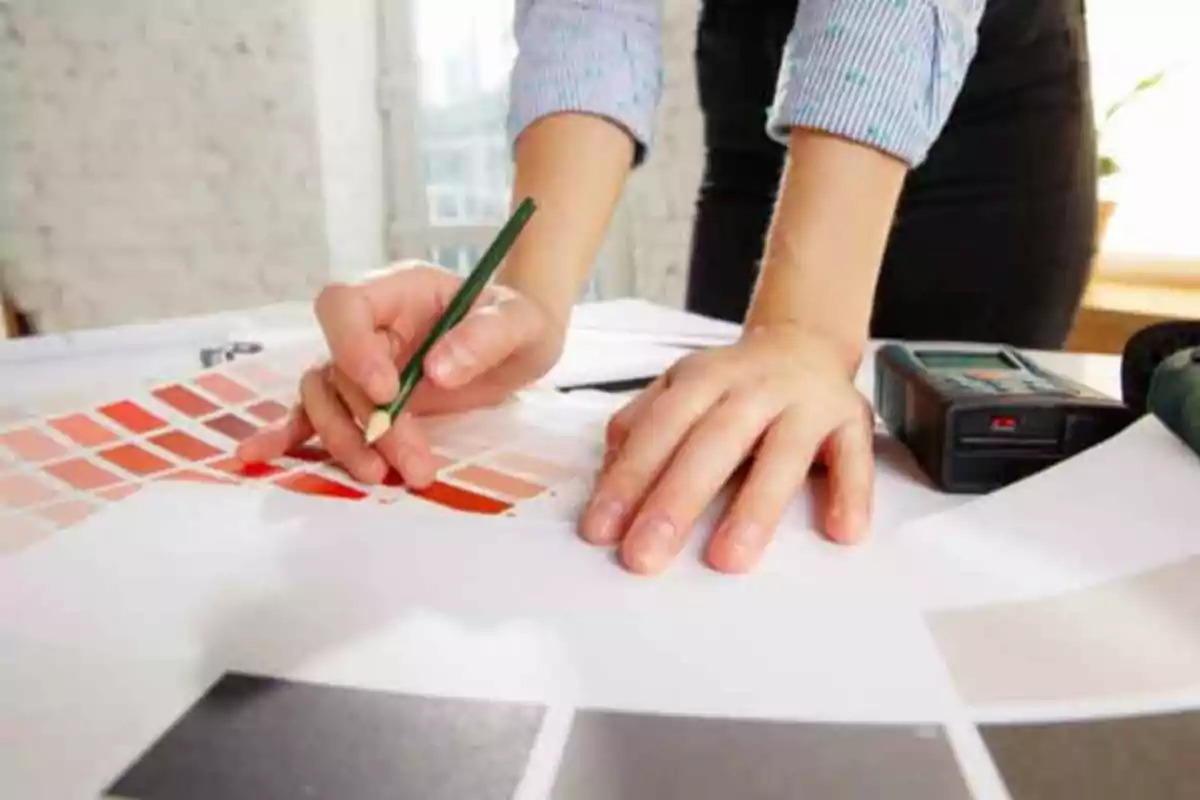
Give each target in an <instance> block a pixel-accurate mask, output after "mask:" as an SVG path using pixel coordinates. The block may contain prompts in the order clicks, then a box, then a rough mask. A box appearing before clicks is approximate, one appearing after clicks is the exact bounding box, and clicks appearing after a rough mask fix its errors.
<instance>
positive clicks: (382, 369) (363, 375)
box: [315, 284, 400, 403]
mask: <svg viewBox="0 0 1200 800" xmlns="http://www.w3.org/2000/svg"><path fill="white" fill-rule="evenodd" d="M315 310H316V315H317V322H318V323H320V325H321V331H322V332H323V333H324V334H325V341H326V342H327V343H328V344H329V351H330V355H331V356H332V357H333V362H334V363H335V364H336V365H337V366H338V368H339V369H341V370H342V372H343V373H345V375H346V376H347V377H348V378H350V380H352V381H354V382H355V383H356V384H358V386H359V387H361V388H362V390H363V392H365V393H366V395H367V396H368V397H370V398H371V400H372V402H375V403H386V402H387V401H388V400H390V399H391V398H392V397H394V396H395V394H396V392H397V390H398V388H399V382H400V376H399V372H398V370H397V369H396V365H395V363H394V362H393V361H392V343H391V340H390V339H389V334H388V332H387V329H386V328H384V327H381V322H380V320H378V319H377V318H376V314H375V310H374V308H373V306H372V303H371V301H370V299H369V298H368V296H367V289H366V288H365V287H362V286H347V285H345V284H333V285H330V286H327V287H325V288H324V289H322V290H321V293H320V294H319V295H317V301H316V304H315ZM384 324H386V323H384Z"/></svg>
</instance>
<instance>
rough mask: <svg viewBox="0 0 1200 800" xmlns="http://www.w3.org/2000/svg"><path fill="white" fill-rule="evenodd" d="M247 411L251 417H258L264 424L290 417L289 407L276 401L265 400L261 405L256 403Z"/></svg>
mask: <svg viewBox="0 0 1200 800" xmlns="http://www.w3.org/2000/svg"><path fill="white" fill-rule="evenodd" d="M246 411H247V412H248V413H249V414H250V416H252V417H257V418H258V419H261V420H262V421H263V422H278V421H279V420H281V419H283V418H284V417H286V416H287V415H288V408H287V406H285V405H284V404H283V403H280V402H277V401H275V400H263V401H262V402H261V403H255V404H254V405H252V406H250V407H249V408H247V409H246Z"/></svg>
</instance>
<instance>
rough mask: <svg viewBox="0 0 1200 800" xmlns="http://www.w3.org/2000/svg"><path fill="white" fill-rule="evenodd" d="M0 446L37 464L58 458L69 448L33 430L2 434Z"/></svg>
mask: <svg viewBox="0 0 1200 800" xmlns="http://www.w3.org/2000/svg"><path fill="white" fill-rule="evenodd" d="M0 446H3V447H7V448H8V449H9V450H11V451H12V452H13V453H15V454H16V455H18V456H19V457H21V458H23V459H25V460H26V461H32V462H35V463H37V462H41V461H49V460H50V459H52V458H58V457H59V456H61V455H64V454H65V453H66V452H67V448H65V447H63V446H62V445H61V444H59V443H58V442H56V441H54V440H53V439H51V438H50V437H49V436H47V435H46V434H44V433H41V432H40V431H36V430H34V429H33V428H22V429H21V430H17V431H9V432H8V433H5V434H0Z"/></svg>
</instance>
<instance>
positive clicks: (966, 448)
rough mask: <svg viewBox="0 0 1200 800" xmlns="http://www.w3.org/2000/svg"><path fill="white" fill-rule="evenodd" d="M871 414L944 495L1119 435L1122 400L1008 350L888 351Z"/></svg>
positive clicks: (1002, 481)
mask: <svg viewBox="0 0 1200 800" xmlns="http://www.w3.org/2000/svg"><path fill="white" fill-rule="evenodd" d="M875 408H876V409H877V410H878V412H879V414H880V416H881V417H882V418H883V422H884V424H885V425H886V426H887V429H888V431H889V432H890V433H891V434H892V435H893V436H895V437H896V438H897V439H899V440H900V441H902V442H903V443H904V444H905V445H906V446H907V447H908V448H909V449H910V450H911V451H912V453H913V455H915V456H916V458H917V461H918V462H919V463H920V465H921V468H922V469H923V470H924V471H925V472H926V474H927V475H929V477H930V478H931V479H932V480H933V481H934V483H936V484H937V485H938V486H939V487H940V488H941V489H942V490H944V491H947V492H955V493H971V492H986V491H990V490H992V489H996V488H998V487H1000V486H1004V485H1007V484H1009V483H1012V482H1013V481H1016V480H1019V479H1021V478H1024V477H1026V476H1028V475H1032V474H1033V473H1035V472H1038V471H1040V470H1042V469H1045V468H1046V467H1048V466H1050V465H1052V464H1056V463H1058V462H1059V461H1061V460H1063V459H1064V458H1067V457H1069V456H1072V455H1074V454H1076V453H1079V452H1081V451H1083V450H1086V449H1088V448H1089V447H1091V446H1092V445H1094V444H1097V443H1099V442H1101V441H1104V440H1105V439H1107V438H1109V437H1110V436H1112V435H1114V434H1116V433H1118V432H1119V431H1121V430H1122V429H1124V428H1125V426H1126V425H1128V424H1129V423H1130V422H1131V421H1132V420H1133V419H1134V417H1135V414H1134V413H1133V412H1132V411H1130V410H1129V409H1128V408H1126V407H1125V405H1124V404H1123V403H1121V402H1120V401H1119V400H1115V399H1113V398H1110V397H1108V396H1106V395H1104V394H1101V393H1100V392H1097V391H1095V390H1093V389H1090V388H1088V387H1087V386H1084V385H1083V384H1081V383H1078V382H1076V381H1073V380H1071V379H1070V378H1067V377H1065V376H1063V375H1059V374H1057V373H1055V372H1051V371H1050V370H1047V369H1045V368H1043V367H1042V366H1040V365H1039V364H1037V363H1036V362H1034V361H1033V360H1032V359H1030V358H1029V357H1027V356H1026V355H1024V354H1023V353H1021V352H1019V351H1018V350H1016V349H1014V348H1011V347H1000V348H969V347H968V348H964V347H961V346H954V347H951V346H940V345H924V346H922V345H907V344H885V345H883V346H882V347H880V349H879V351H878V353H877V355H876V358H875Z"/></svg>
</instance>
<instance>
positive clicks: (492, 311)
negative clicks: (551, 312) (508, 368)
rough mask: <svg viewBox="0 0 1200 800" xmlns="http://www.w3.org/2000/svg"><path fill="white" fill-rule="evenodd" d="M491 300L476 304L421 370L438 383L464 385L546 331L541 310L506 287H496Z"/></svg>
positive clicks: (450, 387)
mask: <svg viewBox="0 0 1200 800" xmlns="http://www.w3.org/2000/svg"><path fill="white" fill-rule="evenodd" d="M493 291H494V293H495V294H494V295H493V297H494V299H493V301H492V302H491V303H488V304H485V305H480V306H477V307H476V308H474V309H472V310H471V312H470V313H468V314H467V316H466V317H465V318H464V319H463V321H462V322H460V323H459V324H458V325H456V326H455V327H454V328H452V329H451V330H450V331H448V332H447V333H446V335H445V336H443V337H442V338H441V340H440V341H438V342H437V343H436V344H435V345H434V346H433V347H432V348H431V349H430V351H429V353H427V354H426V356H425V373H426V374H427V375H428V376H429V378H430V379H431V380H432V381H433V382H434V383H436V384H437V385H438V386H440V387H442V388H444V389H456V388H459V387H461V386H465V385H466V384H468V383H470V382H471V381H473V380H475V379H476V378H478V377H479V376H481V375H484V374H486V373H487V372H488V371H489V370H491V369H494V368H495V367H496V366H498V365H500V364H501V363H503V362H504V361H505V360H506V359H508V358H509V356H511V355H513V354H514V353H516V352H518V351H520V350H522V349H523V348H525V347H528V346H530V345H532V344H534V343H537V342H540V341H541V340H542V339H544V338H545V337H547V336H548V335H549V333H550V331H549V327H550V326H549V322H548V320H547V318H546V315H545V313H544V312H543V311H542V310H541V309H540V308H539V307H538V306H537V305H536V304H535V303H532V302H530V301H529V300H528V299H526V298H524V297H522V296H521V295H519V294H516V293H515V292H513V291H512V290H510V289H505V288H502V287H500V288H497V289H495V290H493Z"/></svg>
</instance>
